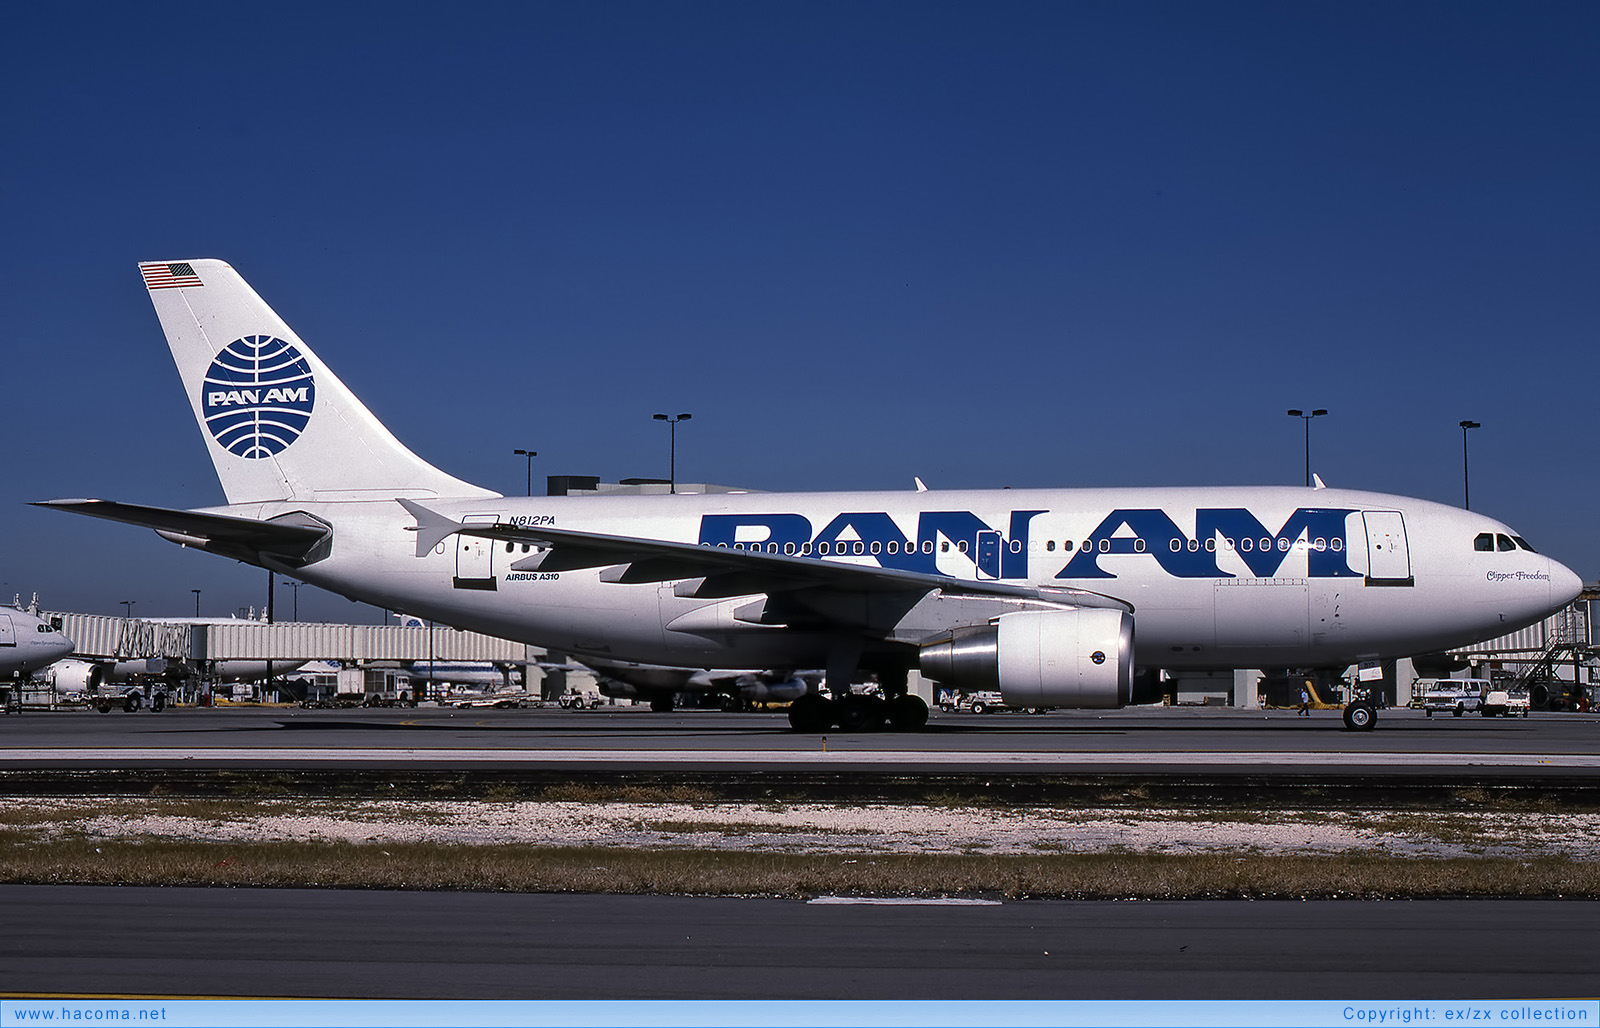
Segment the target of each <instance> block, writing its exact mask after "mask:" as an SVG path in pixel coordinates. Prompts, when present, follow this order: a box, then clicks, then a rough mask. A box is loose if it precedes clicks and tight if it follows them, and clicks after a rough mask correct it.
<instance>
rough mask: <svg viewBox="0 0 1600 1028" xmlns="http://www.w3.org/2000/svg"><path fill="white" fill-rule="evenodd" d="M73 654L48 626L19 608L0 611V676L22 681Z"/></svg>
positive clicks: (66, 641)
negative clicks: (14, 676) (21, 678)
mask: <svg viewBox="0 0 1600 1028" xmlns="http://www.w3.org/2000/svg"><path fill="white" fill-rule="evenodd" d="M72 650H73V642H72V640H71V639H68V638H67V637H66V636H64V635H62V634H61V627H60V625H59V624H51V623H50V622H49V621H46V620H45V619H44V618H41V617H39V616H38V615H36V614H33V613H30V612H29V611H26V610H23V609H22V607H20V606H17V607H3V608H0V675H8V676H9V675H14V674H20V675H23V676H24V677H26V676H28V675H31V674H33V672H35V671H37V670H39V669H40V668H42V667H48V666H49V665H51V664H54V663H55V662H56V661H58V660H60V659H61V658H62V657H65V656H66V655H67V654H69V653H71V652H72Z"/></svg>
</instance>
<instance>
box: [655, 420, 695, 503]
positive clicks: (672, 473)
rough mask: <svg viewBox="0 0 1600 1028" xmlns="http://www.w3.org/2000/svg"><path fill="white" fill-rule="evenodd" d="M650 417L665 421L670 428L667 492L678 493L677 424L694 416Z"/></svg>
mask: <svg viewBox="0 0 1600 1028" xmlns="http://www.w3.org/2000/svg"><path fill="white" fill-rule="evenodd" d="M650 416H651V417H652V418H654V419H655V420H657V421H665V422H666V423H667V424H668V425H670V426H671V430H670V431H669V432H668V436H669V441H668V444H667V445H668V449H667V458H668V464H667V467H668V471H667V483H668V484H667V491H668V492H673V493H675V492H677V491H678V422H680V421H688V420H689V419H690V418H692V417H694V415H693V414H679V415H677V416H676V417H671V418H669V417H667V416H666V415H665V414H652V415H650Z"/></svg>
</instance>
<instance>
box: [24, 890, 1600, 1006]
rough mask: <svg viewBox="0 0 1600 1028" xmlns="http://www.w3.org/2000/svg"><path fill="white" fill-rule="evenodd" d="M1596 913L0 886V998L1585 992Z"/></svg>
mask: <svg viewBox="0 0 1600 1028" xmlns="http://www.w3.org/2000/svg"><path fill="white" fill-rule="evenodd" d="M1597 908H1600V904H1597V903H1595V902H1592V901H1570V900H1568V901H1511V902H1507V901H1410V902H1345V901H1323V902H1312V903H1301V902H1271V901H1265V902H1263V901H1258V902H1225V901H1201V902H1139V903H1127V902H1051V901H1037V900H1025V901H1017V902H1005V903H995V904H983V905H949V904H931V905H930V904H918V903H912V904H895V905H876V904H874V905H862V904H860V903H856V902H851V901H845V902H840V903H816V902H811V903H807V902H804V901H798V900H777V899H754V898H691V897H676V896H594V895H538V894H534V895H527V894H504V893H476V892H461V893H441V892H363V891H344V890H303V889H278V890H265V889H262V890H257V889H241V890H233V889H189V888H180V889H172V888H169V889H148V888H132V887H120V888H115V887H96V886H0V909H4V910H5V911H6V922H7V928H8V930H7V931H6V932H5V933H3V934H0V994H5V993H11V994H17V993H33V994H38V993H57V994H59V993H70V994H80V995H81V994H114V995H120V996H218V995H223V996H257V997H330V996H339V997H352V998H380V997H382V998H391V997H392V998H399V997H431V998H456V997H462V998H476V999H511V998H519V999H612V1000H624V999H873V1000H905V1001H911V1000H950V1001H957V1000H985V999H1008V1000H1027V999H1055V1000H1082V999H1123V1000H1128V999H1145V1000H1148V999H1220V1000H1230V999H1232V1000H1238V999H1339V1000H1345V999H1353V998H1360V999H1362V1000H1404V999H1411V998H1416V997H1427V998H1429V999H1451V998H1506V997H1515V996H1550V997H1557V996H1593V995H1595V994H1596V993H1597V992H1600V972H1596V970H1595V969H1594V967H1593V962H1592V961H1590V960H1588V959H1587V958H1586V957H1585V956H1584V954H1586V953H1587V952H1588V949H1589V946H1590V943H1591V941H1592V934H1593V926H1594V923H1595V918H1596V917H1597V915H1600V909H1597ZM980 1013H981V1012H980ZM974 1016H975V1018H976V1017H977V1016H978V1014H975V1015H974Z"/></svg>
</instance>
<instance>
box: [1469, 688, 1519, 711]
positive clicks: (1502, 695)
mask: <svg viewBox="0 0 1600 1028" xmlns="http://www.w3.org/2000/svg"><path fill="white" fill-rule="evenodd" d="M1531 707H1532V704H1530V703H1529V702H1528V694H1527V693H1523V692H1512V691H1510V690H1509V689H1490V690H1489V691H1488V692H1486V693H1484V694H1483V702H1482V703H1481V704H1479V707H1478V711H1479V713H1481V714H1482V715H1483V716H1484V717H1517V716H1518V715H1521V716H1522V717H1527V716H1528V711H1529V709H1530V708H1531Z"/></svg>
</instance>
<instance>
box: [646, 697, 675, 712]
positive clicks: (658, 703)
mask: <svg viewBox="0 0 1600 1028" xmlns="http://www.w3.org/2000/svg"><path fill="white" fill-rule="evenodd" d="M650 709H651V710H653V711H655V712H656V713H657V714H670V713H672V697H671V696H657V697H656V698H655V699H653V700H651V701H650Z"/></svg>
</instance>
